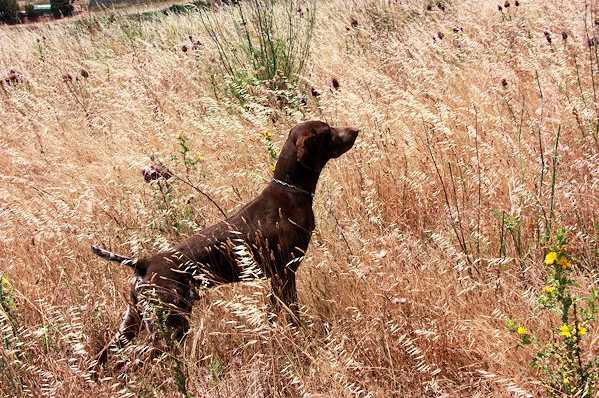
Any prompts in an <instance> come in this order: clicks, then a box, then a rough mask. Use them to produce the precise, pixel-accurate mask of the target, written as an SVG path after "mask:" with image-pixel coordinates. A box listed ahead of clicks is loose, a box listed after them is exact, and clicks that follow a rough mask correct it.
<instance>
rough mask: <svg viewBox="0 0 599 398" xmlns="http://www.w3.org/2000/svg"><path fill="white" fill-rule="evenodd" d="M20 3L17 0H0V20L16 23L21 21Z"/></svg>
mask: <svg viewBox="0 0 599 398" xmlns="http://www.w3.org/2000/svg"><path fill="white" fill-rule="evenodd" d="M18 13H19V4H18V3H17V0H0V22H4V23H7V24H15V23H18V22H19V15H18Z"/></svg>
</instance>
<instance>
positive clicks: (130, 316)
mask: <svg viewBox="0 0 599 398" xmlns="http://www.w3.org/2000/svg"><path fill="white" fill-rule="evenodd" d="M140 327H141V316H140V314H139V311H138V310H137V308H136V307H135V305H133V304H129V305H128V306H127V309H126V310H125V312H124V313H123V320H122V321H121V325H120V326H119V330H118V331H117V332H116V333H115V335H114V337H113V338H112V339H111V340H110V342H109V343H108V344H106V346H105V347H104V348H103V349H102V350H101V351H100V352H99V353H98V354H97V355H96V363H97V364H98V365H102V364H105V363H106V360H107V359H108V353H109V351H110V350H112V349H114V348H121V347H123V346H124V345H126V344H127V343H129V342H130V341H131V340H133V339H134V338H135V336H136V335H137V333H139V329H140Z"/></svg>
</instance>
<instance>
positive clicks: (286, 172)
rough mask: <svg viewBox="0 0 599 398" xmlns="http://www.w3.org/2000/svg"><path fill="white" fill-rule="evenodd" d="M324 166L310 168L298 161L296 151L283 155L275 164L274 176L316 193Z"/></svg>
mask: <svg viewBox="0 0 599 398" xmlns="http://www.w3.org/2000/svg"><path fill="white" fill-rule="evenodd" d="M321 171H322V167H320V168H318V169H310V168H308V167H306V166H304V165H303V164H301V163H300V162H298V161H297V159H296V156H295V152H293V153H292V154H291V155H290V156H289V155H288V156H281V157H279V160H278V161H277V165H276V166H275V172H274V178H275V179H277V180H280V181H283V182H285V183H287V184H290V185H294V186H296V187H298V188H300V189H302V190H304V191H307V192H309V193H310V194H312V195H314V192H315V191H316V184H317V183H318V177H320V172H321Z"/></svg>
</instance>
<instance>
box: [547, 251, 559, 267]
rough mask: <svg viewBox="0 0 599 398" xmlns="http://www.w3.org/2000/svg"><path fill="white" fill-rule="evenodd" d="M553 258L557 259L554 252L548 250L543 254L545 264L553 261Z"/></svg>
mask: <svg viewBox="0 0 599 398" xmlns="http://www.w3.org/2000/svg"><path fill="white" fill-rule="evenodd" d="M555 260H557V253H556V252H549V253H547V255H546V256H545V264H547V265H551V264H553V263H555Z"/></svg>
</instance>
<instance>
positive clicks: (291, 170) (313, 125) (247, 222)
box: [91, 121, 358, 363]
mask: <svg viewBox="0 0 599 398" xmlns="http://www.w3.org/2000/svg"><path fill="white" fill-rule="evenodd" d="M357 136H358V130H356V129H353V128H334V127H330V126H329V125H328V124H326V123H323V122H319V121H309V122H305V123H301V124H298V125H297V126H295V127H294V128H293V129H292V130H291V132H290V133H289V137H288V139H287V142H286V143H285V145H284V146H283V149H282V151H281V154H280V156H279V159H278V161H277V164H276V168H275V172H274V178H273V180H272V181H271V182H270V183H269V184H268V186H267V187H266V188H265V189H264V191H262V193H261V194H260V195H259V196H258V197H257V198H256V199H254V200H253V201H251V202H250V203H248V204H247V205H245V206H244V207H243V208H242V209H241V210H239V211H238V212H237V213H236V214H235V215H233V216H231V217H229V218H228V219H226V220H224V221H222V222H220V223H218V224H216V225H213V226H211V227H208V228H206V229H204V230H203V231H201V232H200V233H198V234H196V235H194V236H192V237H191V238H189V239H187V240H186V241H184V242H183V243H181V244H179V245H177V246H175V247H174V248H172V249H170V250H167V251H162V252H159V253H157V254H154V255H151V256H149V257H144V258H141V259H133V258H130V257H125V256H121V255H118V254H115V253H111V252H109V251H107V250H104V249H102V248H100V247H97V246H92V247H91V248H92V251H93V252H94V253H95V254H97V255H98V256H100V257H102V258H104V259H106V260H110V261H116V262H120V263H121V264H123V265H127V266H129V267H131V268H133V270H134V271H135V276H134V280H133V283H132V288H131V292H130V303H129V305H128V307H127V310H126V311H125V313H124V315H123V320H122V323H121V325H120V327H119V330H118V332H117V333H116V335H115V336H114V337H113V339H112V340H111V341H110V342H109V343H108V344H107V345H106V346H105V347H104V348H103V349H102V350H101V351H100V352H99V353H98V355H97V357H96V359H97V361H98V363H104V362H105V361H106V359H107V355H108V352H109V351H110V350H111V348H113V347H118V346H121V345H123V344H126V343H128V342H129V341H131V340H132V339H133V338H134V337H135V336H136V335H137V333H138V332H139V331H140V329H141V328H142V326H144V327H145V328H146V329H147V331H148V332H149V334H150V339H151V342H152V343H153V344H155V343H156V340H157V339H158V338H164V339H166V340H167V341H172V339H176V340H181V339H182V338H183V337H184V336H185V334H186V333H187V331H188V329H189V315H190V314H191V309H192V305H193V302H194V300H195V299H196V298H197V295H196V291H195V289H197V288H205V287H211V286H215V285H219V284H224V283H231V282H240V281H244V280H249V279H256V278H264V277H266V278H270V279H271V285H272V294H271V304H272V306H273V310H274V312H276V313H278V312H280V311H281V309H282V307H283V308H284V309H285V312H286V315H287V316H290V317H291V321H292V322H293V323H294V324H296V325H297V324H298V322H299V308H298V303H297V291H296V287H295V272H296V270H297V268H298V266H299V263H300V262H301V260H302V258H303V256H304V254H305V252H306V249H307V248H308V244H309V242H310V236H311V234H312V231H313V230H314V213H313V211H312V200H313V197H314V191H315V189H316V183H317V182H318V177H319V175H320V172H321V171H322V169H323V167H324V166H325V164H326V163H327V161H328V160H329V159H332V158H336V157H339V156H340V155H342V154H343V153H344V152H346V151H347V150H349V149H350V148H351V147H352V146H353V144H354V142H355V140H356V137H357Z"/></svg>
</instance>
